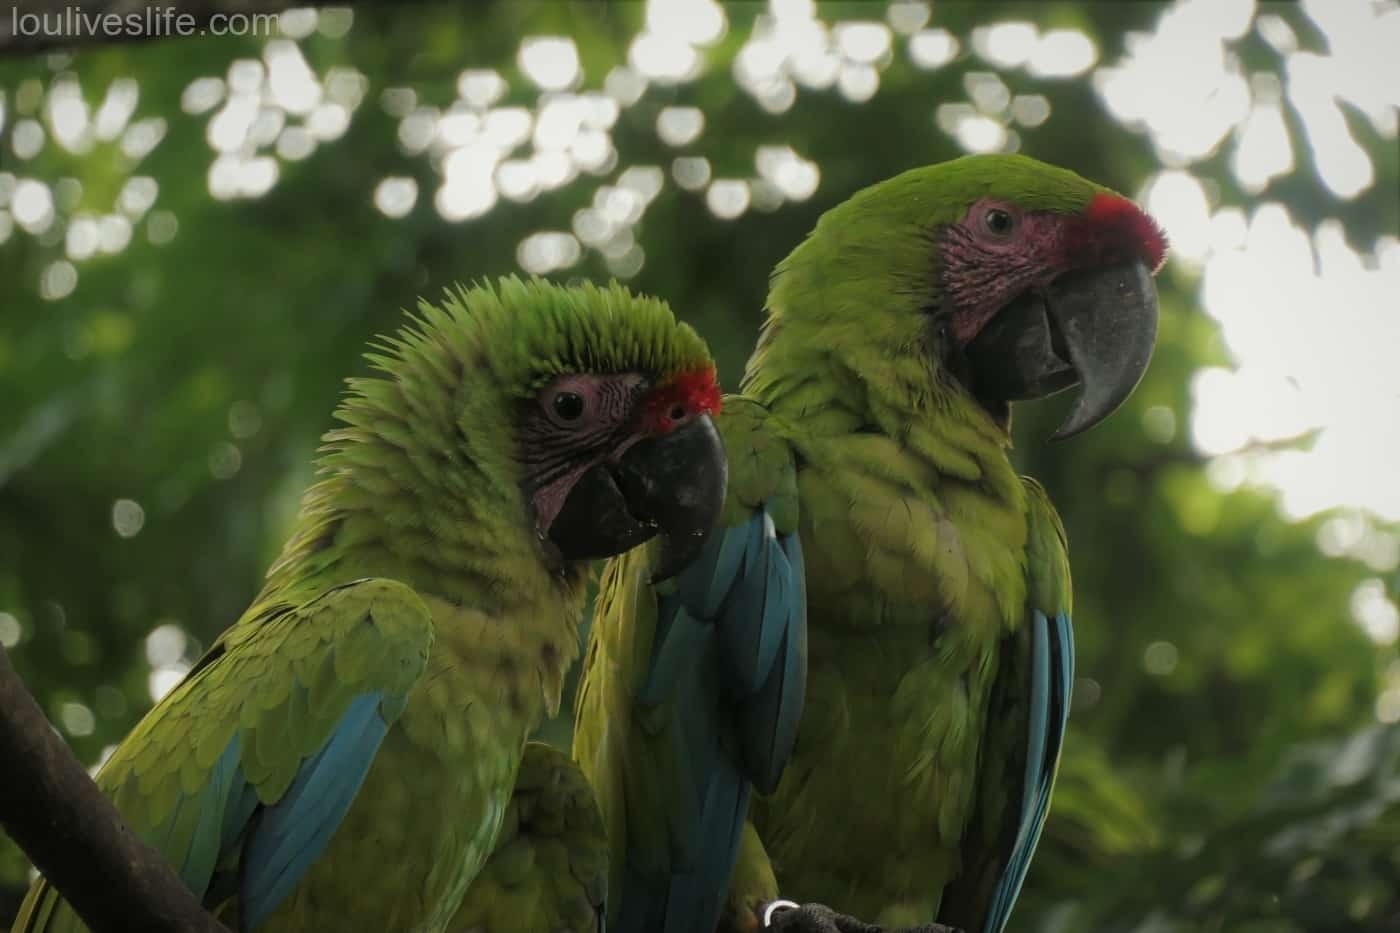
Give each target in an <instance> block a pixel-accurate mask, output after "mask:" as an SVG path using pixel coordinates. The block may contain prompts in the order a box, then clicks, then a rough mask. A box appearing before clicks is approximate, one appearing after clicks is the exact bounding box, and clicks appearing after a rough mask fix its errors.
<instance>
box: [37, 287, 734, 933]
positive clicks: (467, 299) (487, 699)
mask: <svg viewBox="0 0 1400 933" xmlns="http://www.w3.org/2000/svg"><path fill="white" fill-rule="evenodd" d="M419 311H420V314H419V319H418V320H416V321H413V322H411V323H410V324H409V325H408V326H406V327H405V328H404V329H403V330H401V331H400V332H399V333H398V335H397V336H396V337H393V338H386V339H384V340H383V341H382V343H381V344H379V345H378V346H377V347H375V348H374V349H375V352H372V353H371V354H369V359H370V360H371V362H372V363H373V364H374V366H375V368H376V369H377V370H379V373H378V374H376V375H375V376H373V377H367V378H360V379H354V380H351V382H350V389H349V391H348V393H347V395H346V397H345V398H344V400H343V401H342V403H341V405H340V407H339V409H338V410H337V412H336V415H337V417H338V419H339V420H340V421H341V422H343V423H344V426H343V427H340V428H339V429H337V430H333V431H331V432H330V433H329V434H327V435H326V438H325V440H326V444H325V446H324V447H323V448H322V450H321V452H320V454H319V455H318V464H319V466H320V468H321V469H320V472H321V474H322V477H323V478H322V479H321V480H320V481H319V482H317V483H316V484H315V485H314V486H312V487H311V488H310V490H309V491H308V492H307V494H306V497H305V499H304V500H303V503H302V507H301V512H300V515H299V516H298V518H297V520H296V524H295V526H294V528H293V531H292V533H291V536H290V539H289V540H288V541H287V543H286V546H285V547H284V548H283V550H282V553H281V555H280V557H279V558H278V559H277V560H276V562H275V563H274V564H273V566H272V567H271V569H270V570H269V571H268V577H267V581H266V585H265V586H264V588H263V590H262V592H261V593H260V594H259V595H258V597H257V598H256V600H255V601H254V602H253V604H252V606H251V607H250V608H249V609H248V610H247V612H245V613H244V614H243V616H242V617H241V618H239V619H238V620H237V621H236V622H235V623H234V624H233V625H232V626H231V627H230V628H228V629H227V630H226V631H225V632H224V633H223V634H222V635H221V636H220V637H219V638H218V639H217V641H215V642H214V644H213V646H212V647H211V648H210V650H209V651H208V652H207V653H206V654H205V655H204V656H203V657H202V658H201V659H200V660H199V662H198V663H197V664H195V666H194V668H193V669H192V670H191V671H190V673H189V674H188V676H186V677H185V678H184V680H183V681H182V682H181V683H180V684H179V685H178V686H177V687H176V688H175V689H174V690H173V691H171V693H170V694H169V695H167V696H166V697H165V698H164V699H162V700H161V701H160V702H159V703H158V704H157V705H156V706H155V708H154V709H152V710H151V712H150V713H149V714H148V715H147V716H146V717H145V718H144V719H143V720H142V721H141V722H140V723H138V724H137V726H136V728H135V729H134V730H133V731H132V733H131V734H130V735H129V736H128V737H127V738H126V739H125V740H124V741H123V742H122V743H121V745H119V746H118V747H117V749H116V751H115V753H114V754H113V755H112V757H111V759H110V760H109V761H108V762H107V763H106V765H105V766H104V767H103V768H102V770H101V772H100V773H99V775H98V777H97V782H98V784H99V785H100V786H101V787H102V788H103V790H104V791H105V792H107V793H108V794H110V795H111V796H112V797H113V798H114V800H115V802H116V804H117V807H118V809H119V810H120V811H121V813H122V814H123V816H124V817H125V818H126V819H127V820H128V821H129V822H130V824H131V825H132V827H133V828H134V829H135V830H136V831H137V832H138V833H139V834H140V835H141V836H142V837H143V838H145V839H146V840H147V841H148V842H150V843H151V844H152V845H153V846H154V847H155V848H156V849H158V850H159V851H160V852H162V853H163V854H164V855H165V856H166V857H167V858H168V859H169V860H170V862H171V863H172V865H173V866H174V867H175V869H176V871H177V872H178V873H179V874H180V876H181V877H182V878H183V880H184V881H185V882H186V883H187V884H188V885H189V887H190V888H191V889H192V890H193V891H195V892H196V893H197V894H198V895H199V896H200V897H201V898H202V900H203V902H204V903H205V904H206V905H207V906H208V907H209V908H210V909H211V910H213V911H215V912H216V914H217V915H218V916H219V917H220V918H221V919H223V920H224V922H225V923H227V924H228V925H230V926H231V927H232V928H233V929H235V930H239V931H258V933H278V931H311V930H376V931H380V930H382V931H391V930H392V931H419V933H437V931H443V930H446V929H447V927H448V924H449V922H450V921H451V920H452V918H453V915H454V913H455V912H456V911H457V909H458V907H459V904H460V902H461V901H462V900H463V896H464V893H465V892H466V891H467V888H468V885H469V883H470V882H471V881H472V880H473V878H474V877H475V876H476V875H477V874H478V873H479V871H480V870H481V868H482V865H483V862H485V860H486V859H487V856H488V854H489V853H490V852H491V851H492V846H493V843H494V842H495V841H496V840H497V837H498V835H499V834H500V832H501V827H502V823H503V819H504V818H505V816H506V813H507V810H508V803H509V802H510V799H511V792H512V787H513V785H514V783H515V781H516V777H517V770H518V767H519V765H520V762H521V758H522V755H523V754H524V748H525V741H526V737H527V735H529V734H530V732H531V730H532V729H533V728H534V727H535V726H536V725H538V723H539V722H540V721H541V718H542V717H543V716H544V714H545V713H546V712H548V713H550V714H552V713H553V712H554V711H556V710H557V708H558V706H559V701H560V691H561V687H562V685H563V681H564V674H565V672H566V670H567V669H568V668H569V666H570V665H571V664H572V663H573V661H574V660H575V659H576V658H577V656H578V653H579V642H580V638H579V630H578V626H579V621H580V618H581V614H582V610H583V608H584V597H585V583H586V579H587V576H588V573H589V566H590V562H591V561H592V560H594V559H596V558H600V557H605V556H608V555H612V554H616V553H620V552H621V551H623V550H625V549H627V548H629V547H632V546H634V545H636V544H638V543H640V542H642V541H645V540H647V539H649V538H652V537H653V536H658V538H657V540H659V541H662V542H664V544H663V549H664V550H666V551H667V552H668V553H669V554H670V558H668V560H674V561H679V562H684V561H685V560H687V559H688V558H689V557H690V556H693V555H694V554H695V553H696V551H697V549H698V547H699V546H701V545H703V543H704V540H705V538H706V536H707V534H708V529H709V528H710V527H711V526H712V525H713V522H714V520H715V518H716V516H717V515H718V513H719V509H720V507H721V505H722V503H723V497H724V487H725V476H726V472H725V464H724V457H723V450H722V448H721V446H720V443H719V439H718V436H717V434H716V433H715V429H714V426H713V423H712V420H711V417H710V416H711V415H712V414H713V413H715V412H716V411H717V410H718V404H719V390H718V388H717V386H716V383H715V375H714V365H713V362H712V361H711V359H710V357H709V355H708V352H707V350H706V348H705V345H704V343H703V341H702V340H701V339H700V337H699V336H698V335H697V334H696V333H695V332H694V331H693V330H692V329H691V328H689V327H688V326H685V325H682V324H678V322H677V321H676V320H675V318H674V317H673V315H672V313H671V311H670V309H669V308H668V307H667V306H666V305H665V304H664V303H662V302H660V301H657V300H655V299H650V298H645V297H636V296H633V295H631V294H629V293H628V292H627V291H626V290H625V289H623V288H622V287H620V286H618V285H611V286H609V287H606V288H598V287H594V286H591V285H590V286H582V287H579V288H563V287H558V286H555V285H551V284H548V283H545V282H541V281H532V282H528V283H525V282H521V281H519V280H518V279H514V278H507V279H503V280H501V281H500V282H499V283H498V284H497V285H496V287H494V288H492V287H490V286H479V287H475V288H472V289H469V290H459V291H457V292H449V293H448V294H447V295H446V297H445V300H444V301H443V302H442V303H441V304H439V305H432V304H429V303H427V302H423V303H422V304H420V307H419ZM527 777H528V775H527ZM517 819H519V815H517ZM517 825H518V824H517ZM488 887H489V886H488ZM488 893H489V892H488ZM81 928H82V925H81V923H80V922H79V920H78V918H77V917H76V916H75V915H74V913H73V912H72V910H71V908H69V907H68V906H67V905H66V904H65V903H63V902H62V901H61V900H60V898H59V896H58V894H57V892H55V891H54V890H53V889H51V888H50V887H49V886H48V885H47V884H46V883H45V882H44V881H43V880H42V879H41V880H39V881H38V882H36V883H35V885H34V887H33V888H32V889H31V891H30V893H29V896H28V897H27V898H26V900H25V903H24V904H23V906H22V908H21V911H20V916H19V919H18V921H17V924H16V926H15V930H17V931H51V933H57V931H69V930H76V929H81Z"/></svg>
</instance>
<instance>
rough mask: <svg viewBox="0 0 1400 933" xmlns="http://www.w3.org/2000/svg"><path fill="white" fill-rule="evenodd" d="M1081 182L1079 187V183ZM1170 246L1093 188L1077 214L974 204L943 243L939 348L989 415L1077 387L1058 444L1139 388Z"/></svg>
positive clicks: (1128, 205)
mask: <svg viewBox="0 0 1400 933" xmlns="http://www.w3.org/2000/svg"><path fill="white" fill-rule="evenodd" d="M1081 184H1083V185H1085V186H1087V185H1088V183H1087V182H1082V180H1081ZM1166 249H1167V243H1166V237H1165V236H1164V235H1163V234H1162V231H1161V229H1160V228H1159V227H1158V226H1157V224H1156V223H1155V222H1154V221H1153V220H1152V218H1150V217H1149V216H1147V214H1145V213H1144V212H1143V211H1142V210H1141V209H1139V208H1138V207H1137V205H1135V204H1133V203H1132V202H1131V201H1129V200H1127V199H1126V198H1123V197H1121V196H1119V195H1116V194H1113V193H1112V192H1109V191H1105V190H1102V189H1100V190H1097V191H1096V192H1095V193H1094V194H1092V196H1091V197H1088V198H1087V205H1086V206H1082V207H1081V208H1079V209H1077V210H1065V209H1046V208H1037V207H1036V206H1029V207H1028V206H1027V205H1025V204H1023V203H1022V202H1021V201H1019V200H1016V199H1013V198H1009V197H999V196H997V195H995V194H989V195H986V196H983V197H980V198H978V199H977V200H976V201H974V202H973V203H972V204H971V205H969V206H968V207H967V209H966V210H965V211H964V212H963V214H962V216H961V217H960V218H959V219H958V220H957V221H956V222H954V223H952V224H948V225H946V226H945V227H943V228H942V230H941V233H940V240H939V252H938V255H939V271H938V277H939V291H940V295H941V300H940V302H939V308H938V312H937V313H938V315H939V316H940V322H941V324H942V325H943V326H944V327H945V329H946V335H945V341H944V343H945V346H944V349H945V350H946V351H948V352H950V353H951V354H953V355H954V356H956V357H958V359H957V363H960V364H961V365H956V364H955V365H953V366H952V367H951V368H952V369H953V370H954V371H961V372H962V374H963V377H964V381H965V382H966V383H967V388H968V389H969V391H971V392H972V394H973V395H974V396H975V397H976V398H977V399H978V401H979V402H981V403H982V405H983V407H984V408H986V409H987V410H988V411H989V412H990V413H991V414H993V416H994V417H996V416H1001V415H1004V413H1005V411H1006V408H1007V405H1008V403H1010V402H1012V401H1015V400H1017V399H1028V398H1039V397H1043V396H1046V395H1050V394H1053V393H1055V392H1058V391H1060V390H1062V389H1066V388H1069V387H1070V386H1072V385H1075V384H1079V385H1081V386H1082V390H1081V393H1080V397H1079V400H1078V403H1077V404H1076V406H1075V407H1074V409H1073V410H1072V411H1071V413H1070V415H1069V417H1068V418H1067V419H1066V421H1065V423H1064V424H1063V425H1061V427H1060V429H1059V430H1058V431H1057V432H1056V434H1055V436H1056V437H1057V438H1059V437H1068V436H1070V435H1072V434H1077V433H1079V432H1080V431H1083V430H1086V429H1088V428H1089V427H1091V426H1093V425H1094V424H1097V423H1098V422H1099V421H1101V420H1102V419H1103V418H1105V417H1107V416H1108V415H1109V414H1110V413H1112V412H1113V411H1114V410H1115V409H1116V408H1117V407H1118V406H1119V405H1121V404H1122V403H1123V402H1124V401H1125V400H1126V399H1127V397H1128V396H1129V395H1130V394H1132V391H1133V389H1134V388H1136V387H1137V384H1138V382H1139V381H1140V380H1141V378H1142V376H1143V373H1144V372H1145V371H1146V369H1147V364H1148V362H1149V360H1150V359H1151V356H1152V348H1153V344H1154V342H1155V340H1156V334H1157V298H1156V291H1155V289H1154V287H1153V284H1152V276H1153V275H1154V274H1155V273H1156V272H1157V270H1158V269H1159V268H1160V267H1161V265H1162V262H1163V260H1164V259H1165V256H1166Z"/></svg>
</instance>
